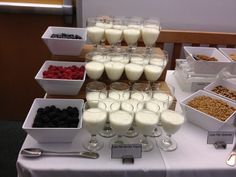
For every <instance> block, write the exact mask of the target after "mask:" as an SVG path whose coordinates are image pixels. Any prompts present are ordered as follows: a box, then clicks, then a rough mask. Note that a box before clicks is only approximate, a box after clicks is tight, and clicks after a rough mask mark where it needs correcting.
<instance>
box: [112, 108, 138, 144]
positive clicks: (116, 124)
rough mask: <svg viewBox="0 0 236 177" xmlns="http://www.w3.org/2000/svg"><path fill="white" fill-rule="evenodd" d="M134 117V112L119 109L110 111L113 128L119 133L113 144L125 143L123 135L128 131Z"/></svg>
mask: <svg viewBox="0 0 236 177" xmlns="http://www.w3.org/2000/svg"><path fill="white" fill-rule="evenodd" d="M131 109H132V108H131ZM133 119H134V115H133V113H132V112H127V111H123V110H118V111H114V112H111V113H110V115H109V120H110V125H111V128H112V130H113V131H114V132H115V133H116V135H117V138H115V139H113V140H112V144H119V145H121V144H125V141H124V140H123V139H122V137H123V136H124V135H125V134H126V133H127V131H128V129H129V128H130V127H131V125H132V123H133Z"/></svg>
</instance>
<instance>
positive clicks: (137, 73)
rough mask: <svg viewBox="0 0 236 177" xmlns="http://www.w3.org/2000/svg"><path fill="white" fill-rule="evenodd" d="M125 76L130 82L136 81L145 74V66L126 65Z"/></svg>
mask: <svg viewBox="0 0 236 177" xmlns="http://www.w3.org/2000/svg"><path fill="white" fill-rule="evenodd" d="M125 74H126V77H127V78H128V79H129V80H130V81H136V80H138V79H139V78H140V77H141V75H142V74H143V66H141V65H138V64H134V63H129V64H127V65H125Z"/></svg>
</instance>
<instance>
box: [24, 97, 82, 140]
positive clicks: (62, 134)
mask: <svg viewBox="0 0 236 177" xmlns="http://www.w3.org/2000/svg"><path fill="white" fill-rule="evenodd" d="M51 105H55V106H56V107H57V108H59V109H64V108H67V107H68V106H71V107H76V108H77V109H78V110H79V124H78V127H77V128H36V127H32V125H33V122H34V119H35V116H36V114H37V110H38V109H39V108H44V107H46V106H51ZM83 105H84V101H83V100H82V99H43V98H36V99H35V100H34V102H33V104H32V106H31V108H30V110H29V112H28V115H27V117H26V119H25V121H24V124H23V126H22V128H23V130H25V131H26V132H27V133H28V134H29V135H30V136H32V137H33V138H34V139H35V140H36V141H37V142H40V143H42V142H45V143H46V142H61V143H66V142H68V143H69V142H72V141H73V139H74V138H75V137H76V135H77V134H78V133H79V129H81V128H82V108H83Z"/></svg>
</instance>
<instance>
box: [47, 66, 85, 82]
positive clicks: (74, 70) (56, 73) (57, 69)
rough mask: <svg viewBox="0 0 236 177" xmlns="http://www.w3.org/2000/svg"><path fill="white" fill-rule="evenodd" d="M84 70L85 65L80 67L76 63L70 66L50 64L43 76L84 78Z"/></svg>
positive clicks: (72, 78) (51, 77) (50, 77)
mask: <svg viewBox="0 0 236 177" xmlns="http://www.w3.org/2000/svg"><path fill="white" fill-rule="evenodd" d="M84 72H85V67H84V65H82V66H80V67H77V66H75V65H73V66H69V67H62V66H54V65H50V66H49V67H48V69H47V70H46V71H43V78H49V79H69V80H82V79H83V77H84Z"/></svg>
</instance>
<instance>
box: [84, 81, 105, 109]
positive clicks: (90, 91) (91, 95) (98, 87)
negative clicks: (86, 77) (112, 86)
mask: <svg viewBox="0 0 236 177" xmlns="http://www.w3.org/2000/svg"><path fill="white" fill-rule="evenodd" d="M105 98H107V90H106V84H105V83H103V82H99V81H92V82H89V83H88V84H87V85H86V100H87V104H88V105H89V107H92V108H96V107H98V102H99V100H102V99H105Z"/></svg>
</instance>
